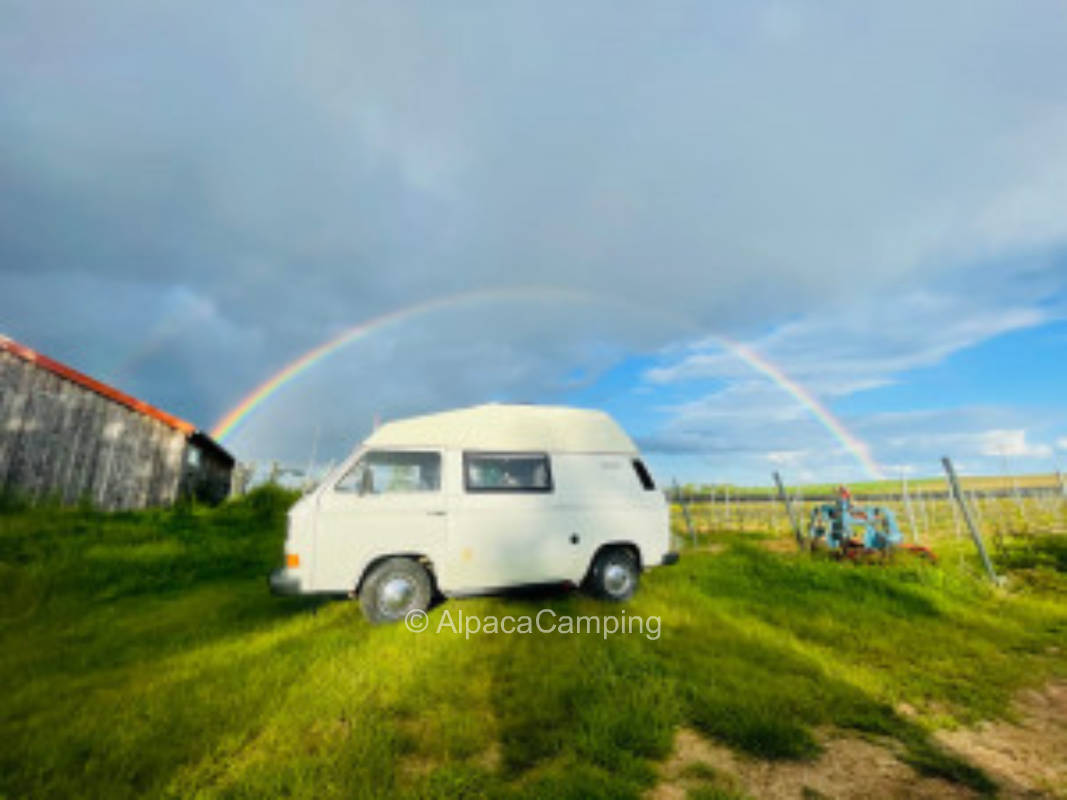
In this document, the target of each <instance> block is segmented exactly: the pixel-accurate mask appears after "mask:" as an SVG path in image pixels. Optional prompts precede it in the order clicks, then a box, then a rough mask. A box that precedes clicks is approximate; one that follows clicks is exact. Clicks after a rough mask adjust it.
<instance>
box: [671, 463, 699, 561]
mask: <svg viewBox="0 0 1067 800" xmlns="http://www.w3.org/2000/svg"><path fill="white" fill-rule="evenodd" d="M674 499H675V500H677V501H678V505H680V506H681V507H682V516H683V517H684V518H685V527H686V530H688V531H689V541H690V543H691V544H692V545H693V547H696V546H697V535H696V533H694V531H693V520H691V519H690V518H689V504H688V503H686V501H685V500H684V499H682V490H681V489H680V488H679V487H678V479H677V478H675V479H674Z"/></svg>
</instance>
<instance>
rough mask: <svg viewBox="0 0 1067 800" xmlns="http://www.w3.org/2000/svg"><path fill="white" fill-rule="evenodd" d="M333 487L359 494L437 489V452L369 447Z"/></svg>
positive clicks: (340, 490)
mask: <svg viewBox="0 0 1067 800" xmlns="http://www.w3.org/2000/svg"><path fill="white" fill-rule="evenodd" d="M334 489H335V490H336V491H338V492H352V493H356V494H360V495H367V494H391V493H396V492H436V491H440V489H441V454H440V453H432V452H421V451H408V450H402V451H401V450H397V451H392V450H372V451H371V452H369V453H364V454H363V456H361V457H360V459H359V461H357V462H356V463H355V464H354V465H353V466H352V469H350V470H349V471H348V472H347V473H345V476H344V477H343V478H341V480H339V481H338V482H337V484H336V485H335V486H334Z"/></svg>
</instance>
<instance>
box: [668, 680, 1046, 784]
mask: <svg viewBox="0 0 1067 800" xmlns="http://www.w3.org/2000/svg"><path fill="white" fill-rule="evenodd" d="M1015 710H1016V712H1017V713H1018V720H1019V721H1018V723H1009V722H987V723H983V724H981V725H979V726H977V727H974V728H962V729H959V730H955V731H939V732H937V733H936V734H935V738H936V739H937V741H939V742H940V743H941V744H942V745H944V746H945V747H946V748H949V749H951V750H953V751H955V752H957V753H958V754H959V755H961V756H962V757H963V758H965V759H966V760H967V761H969V762H970V763H972V764H974V765H975V766H978V767H981V768H982V769H983V770H985V771H986V772H987V773H988V774H989V775H990V777H992V778H993V779H994V780H995V781H996V782H997V783H998V784H999V785H1000V796H1001V797H1004V798H1013V799H1014V798H1019V799H1021V798H1027V799H1028V800H1030V799H1035V798H1054V799H1055V800H1067V682H1054V683H1051V684H1049V685H1048V686H1046V687H1045V688H1044V689H1042V690H1040V691H1033V690H1031V691H1027V692H1023V693H1022V694H1020V695H1019V697H1018V698H1017V701H1016V708H1015ZM820 741H821V743H822V744H823V746H824V748H825V752H824V753H823V755H822V756H821V757H820V758H819V759H818V760H817V761H814V762H811V763H798V762H770V761H761V760H758V759H753V758H749V757H746V756H740V755H737V754H735V753H734V752H733V751H732V750H730V749H729V748H727V747H723V746H721V745H719V744H716V743H714V742H712V741H710V740H708V739H706V738H704V737H703V736H701V735H700V734H699V733H698V732H696V731H694V730H691V729H689V728H682V729H680V730H679V731H678V733H677V735H676V737H675V741H674V752H673V753H672V754H671V756H670V757H669V758H668V759H667V761H666V762H664V763H663V764H662V765H661V766H660V775H661V781H660V783H659V784H658V785H657V786H656V787H655V788H654V789H653V790H651V791H650V792H649V793H648V795H647V797H648V800H684V798H685V797H686V794H687V792H688V791H689V790H692V789H697V788H698V787H717V788H720V789H724V790H727V791H733V792H736V793H739V794H747V795H749V796H751V797H756V798H768V800H779V799H781V800H784V799H785V798H789V800H796V798H806V799H811V800H814V798H820V797H826V798H838V799H841V800H844V799H845V798H856V800H860V798H871V797H876V798H879V800H889V798H920V800H922V799H925V798H928V799H929V800H935V799H939V798H949V799H950V800H951V798H972V797H976V796H977V795H976V794H975V793H974V792H973V791H972V790H970V789H968V788H966V787H964V786H960V785H957V784H954V783H950V782H948V781H946V780H943V779H940V778H931V777H926V776H923V775H920V774H919V773H917V772H916V771H915V770H914V769H912V768H911V767H910V766H908V765H907V764H905V763H903V762H902V761H900V760H899V759H898V758H897V757H896V754H895V747H894V745H893V743H886V744H880V743H876V742H872V741H868V740H866V739H862V738H859V737H857V736H853V735H851V734H849V733H847V732H842V731H833V730H826V731H823V732H821V734H820Z"/></svg>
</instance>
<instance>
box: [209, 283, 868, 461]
mask: <svg viewBox="0 0 1067 800" xmlns="http://www.w3.org/2000/svg"><path fill="white" fill-rule="evenodd" d="M530 298H538V299H542V300H555V301H563V302H585V303H600V304H612V305H620V306H625V307H626V308H628V309H630V310H635V307H632V306H630V304H628V303H623V301H621V300H618V299H615V298H605V297H602V296H597V295H592V294H589V293H586V292H579V291H573V290H567V289H557V288H553V287H521V288H520V287H516V288H509V289H485V290H478V291H472V292H463V293H459V294H453V295H448V296H445V297H438V298H434V299H431V300H427V301H425V302H422V303H418V304H416V305H413V306H408V307H407V308H402V309H397V310H396V311H392V312H389V313H388V314H382V315H381V316H378V317H374V318H372V319H369V320H366V321H365V322H361V323H360V324H358V325H354V326H352V327H350V328H346V329H345V330H343V331H341V332H340V333H338V334H337V335H335V336H333V337H332V338H330V339H328V340H327V341H325V342H323V343H322V344H320V345H317V346H316V347H313V348H312V349H310V350H308V351H307V352H306V353H304V354H303V355H301V356H299V357H298V358H296V359H294V360H293V361H291V362H289V363H288V364H286V365H285V366H284V367H283V368H282V369H280V370H279V371H278V372H276V373H274V374H273V375H271V376H270V377H269V378H267V380H265V381H263V383H261V384H259V386H257V387H256V388H255V389H253V390H252V391H251V392H250V393H249V394H248V395H246V396H245V397H244V398H243V399H242V400H241V401H240V402H239V403H238V404H237V405H235V406H234V407H233V408H232V409H230V410H229V411H228V412H227V413H226V414H225V415H224V416H223V417H222V418H221V419H219V421H218V422H217V423H215V426H214V427H213V428H212V430H211V435H212V436H213V437H214V438H216V439H219V440H220V441H221V440H224V439H226V438H227V437H229V436H230V435H231V434H233V433H234V431H235V430H236V429H237V428H238V427H239V426H240V425H241V423H242V422H244V421H245V420H246V419H248V417H249V416H250V415H251V414H252V413H253V412H254V411H255V410H256V409H257V408H259V407H261V406H262V405H263V404H264V403H265V402H266V401H267V400H269V399H270V397H271V396H272V395H274V394H275V393H276V392H277V391H278V390H280V389H281V388H282V387H283V386H285V385H286V384H287V383H290V382H291V381H293V380H295V379H296V378H298V377H299V376H300V375H302V374H303V373H305V372H307V371H308V370H310V369H311V368H312V367H315V366H316V365H318V364H319V363H321V362H322V361H324V360H325V359H327V358H329V356H331V355H332V354H333V353H336V352H337V351H339V350H342V349H343V348H345V347H347V346H348V345H350V344H352V343H354V342H357V341H360V340H362V339H365V338H367V337H368V336H370V335H371V334H376V333H380V332H382V331H384V330H387V329H389V328H390V327H394V326H397V325H400V324H402V323H404V322H407V321H408V320H410V319H412V318H414V317H418V316H421V315H423V314H428V313H431V312H433V311H439V310H443V309H446V308H454V307H456V306H462V305H464V304H468V303H476V302H485V301H487V300H516V299H530ZM636 310H639V311H642V312H643V313H655V312H652V311H650V310H649V309H647V308H637V309H636ZM658 315H659V316H663V317H664V318H665V319H667V318H669V319H670V320H671V321H672V322H673V323H674V324H678V322H679V320H678V318H677V317H676V316H674V315H667V314H665V313H662V314H658ZM687 327H688V326H687ZM711 338H712V339H713V340H714V341H715V342H716V343H718V344H719V345H720V346H721V347H722V348H723V349H725V350H727V351H729V352H730V353H732V354H733V355H734V356H736V357H737V358H739V359H741V360H742V361H744V362H745V363H746V364H748V365H749V366H750V367H752V368H753V369H754V370H756V371H757V372H759V373H760V374H762V375H764V376H766V377H767V378H769V379H770V380H771V381H773V382H774V383H775V384H777V385H778V386H779V387H781V388H782V389H783V390H784V391H786V392H788V393H789V394H790V395H791V396H792V397H794V398H795V399H796V400H797V401H798V402H799V403H800V404H801V405H803V406H804V407H805V408H806V409H807V410H808V411H809V412H810V413H811V414H812V416H814V417H815V419H817V420H818V421H819V423H821V424H822V425H823V427H825V428H826V430H827V431H828V432H829V433H830V434H831V435H832V436H833V437H834V438H835V439H836V440H837V441H838V442H840V443H841V445H842V446H843V447H844V448H845V449H846V450H847V451H848V452H850V453H851V454H852V455H853V456H855V458H856V460H857V461H859V463H860V464H861V466H862V467H863V468H864V470H865V471H866V472H867V473H868V475H869V476H870V477H872V478H874V479H876V480H882V479H884V477H885V476H884V474H883V473H882V470H881V469H880V468H879V466H878V464H877V462H876V461H875V460H874V458H873V457H872V456H871V452H870V448H869V447H868V446H867V444H866V442H864V441H863V440H862V439H860V438H859V437H857V436H856V435H855V434H853V433H852V432H851V431H849V430H848V428H846V427H845V425H844V424H843V423H842V422H841V421H840V420H839V419H838V418H837V417H835V416H834V415H833V413H832V412H831V411H830V410H829V409H828V408H826V406H825V405H823V404H822V403H820V402H819V400H818V399H817V398H816V397H815V396H814V395H812V394H811V392H809V391H808V390H807V389H805V388H804V387H803V386H802V385H800V384H799V383H797V382H796V381H795V380H793V379H792V378H790V377H789V376H788V375H787V374H786V373H785V372H784V371H783V370H782V369H781V368H780V367H778V366H776V365H775V364H773V363H772V362H770V361H768V360H767V359H766V358H765V357H764V356H763V355H761V354H760V353H758V352H756V351H755V350H753V349H752V348H751V347H749V346H748V345H745V344H742V343H740V342H736V341H733V340H732V339H728V338H726V337H724V336H721V335H715V336H712V337H711Z"/></svg>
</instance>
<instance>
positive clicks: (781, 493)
mask: <svg viewBox="0 0 1067 800" xmlns="http://www.w3.org/2000/svg"><path fill="white" fill-rule="evenodd" d="M774 483H775V485H776V486H777V487H778V499H779V500H781V501H782V503H783V504H784V505H785V511H786V513H787V514H788V515H789V524H790V525H792V526H793V535H794V536H796V537H797V547H803V546H804V534H803V533H801V532H800V523H799V522H797V515H796V513H794V511H793V505H792V503H790V502H789V495H788V494H786V491H785V484H784V483H782V476H781V475H779V474H778V473H777V472H775V473H774Z"/></svg>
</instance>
